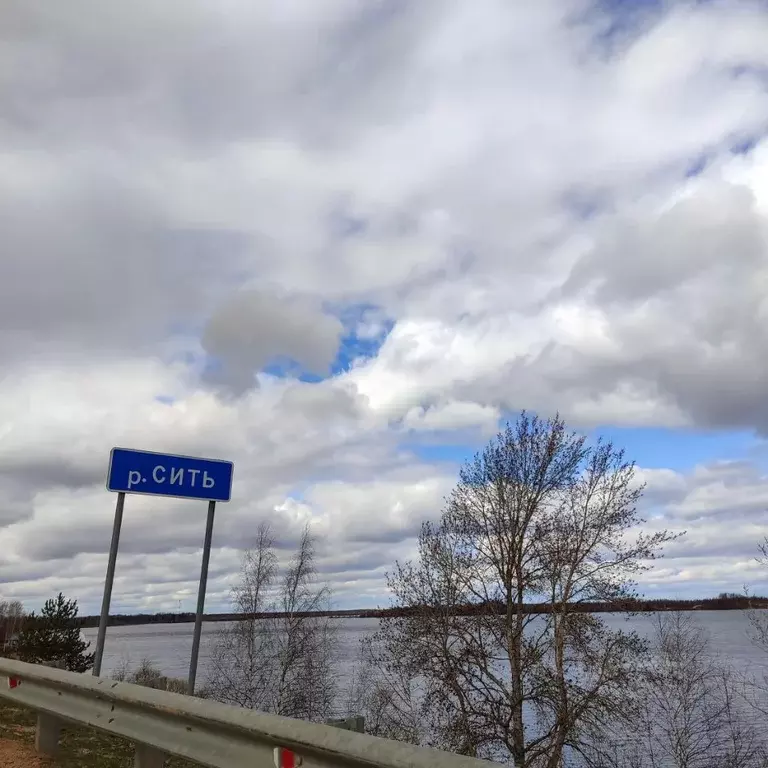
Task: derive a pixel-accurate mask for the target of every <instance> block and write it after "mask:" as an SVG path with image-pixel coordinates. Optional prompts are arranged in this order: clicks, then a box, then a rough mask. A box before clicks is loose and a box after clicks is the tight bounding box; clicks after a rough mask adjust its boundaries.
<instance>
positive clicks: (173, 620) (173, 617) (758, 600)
mask: <svg viewBox="0 0 768 768" xmlns="http://www.w3.org/2000/svg"><path fill="white" fill-rule="evenodd" d="M765 608H768V598H765V597H743V596H737V595H728V596H720V597H715V598H704V599H701V600H624V601H621V602H616V603H578V604H576V605H574V606H572V609H575V610H576V611H578V612H580V613H627V614H633V613H654V612H658V611H744V610H750V609H765ZM421 610H422V611H423V610H425V609H421ZM551 611H552V606H551V604H549V603H528V604H526V605H524V606H523V612H524V613H526V614H532V613H536V614H546V613H551ZM416 612H417V611H416V610H404V609H393V608H357V609H348V610H338V611H318V612H313V613H307V614H297V615H301V616H316V617H318V618H319V617H324V618H325V617H327V618H339V619H343V618H346V619H386V618H400V617H407V616H409V615H414V614H415V613H416ZM481 613H496V614H503V613H505V610H504V607H503V606H501V605H487V604H486V605H468V606H463V607H462V608H460V609H458V610H457V611H456V615H457V616H471V615H477V614H481ZM284 615H285V614H282V613H258V614H253V615H246V614H242V613H206V614H204V615H203V621H205V622H210V623H215V622H221V621H243V620H247V619H250V618H255V619H266V618H278V617H282V616H284ZM194 620H195V614H194V613H190V612H176V613H172V612H159V613H134V614H113V615H111V616H110V617H109V626H113V627H117V626H140V625H145V624H188V623H191V622H194ZM77 623H78V625H79V626H80V627H81V628H83V629H91V628H94V627H98V626H99V617H98V616H80V617H78V619H77Z"/></svg>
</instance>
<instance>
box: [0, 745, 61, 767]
mask: <svg viewBox="0 0 768 768" xmlns="http://www.w3.org/2000/svg"><path fill="white" fill-rule="evenodd" d="M50 765H51V761H50V760H47V759H46V758H42V757H39V756H38V755H36V754H35V750H34V747H31V746H29V745H28V744H23V743H22V742H20V741H9V740H8V739H0V768H49V767H50Z"/></svg>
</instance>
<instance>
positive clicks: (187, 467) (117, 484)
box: [107, 448, 233, 501]
mask: <svg viewBox="0 0 768 768" xmlns="http://www.w3.org/2000/svg"><path fill="white" fill-rule="evenodd" d="M232 472H233V465H232V462H231V461H219V460H217V459H197V458H193V457H191V456H174V455H169V454H164V453H152V452H150V451H133V450H129V449H126V448H113V449H112V453H111V456H110V461H109V474H108V477H107V489H108V490H110V491H117V492H123V493H141V494H147V495H150V496H178V497H181V498H184V499H205V500H207V501H229V499H230V497H231V495H232Z"/></svg>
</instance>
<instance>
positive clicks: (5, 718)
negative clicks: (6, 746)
mask: <svg viewBox="0 0 768 768" xmlns="http://www.w3.org/2000/svg"><path fill="white" fill-rule="evenodd" d="M35 722H36V717H35V713H34V712H32V711H31V710H28V709H20V708H19V707H16V706H15V705H13V704H11V703H9V702H7V701H4V700H2V699H0V738H2V739H13V740H15V741H21V742H24V743H25V744H28V745H30V746H31V747H34V743H35ZM52 765H53V766H55V767H56V768H132V767H133V745H132V744H131V743H130V742H128V741H125V740H124V739H120V738H117V737H116V736H108V735H106V734H103V733H101V732H99V731H97V730H95V729H93V728H80V727H74V726H73V727H66V728H65V729H64V732H63V733H62V737H61V747H60V751H59V756H58V757H57V758H56V760H55V761H53V763H52ZM166 766H167V768H194V766H195V763H190V762H189V761H187V760H180V759H178V758H171V759H170V760H169V761H168V762H167V763H166Z"/></svg>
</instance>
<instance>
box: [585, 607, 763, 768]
mask: <svg viewBox="0 0 768 768" xmlns="http://www.w3.org/2000/svg"><path fill="white" fill-rule="evenodd" d="M652 621H653V634H652V645H651V651H652V653H651V654H650V655H649V657H648V659H647V662H646V664H645V665H644V674H643V677H642V679H641V681H639V683H638V685H637V687H636V689H635V692H634V700H635V703H636V707H635V709H634V712H635V717H633V718H632V720H631V721H628V722H624V723H623V725H624V726H625V728H624V730H623V732H619V731H618V730H617V737H618V738H615V739H614V740H613V743H612V744H611V745H610V746H609V749H608V750H605V749H604V750H602V752H601V754H600V758H601V759H595V760H594V764H596V765H600V766H614V768H618V766H628V767H629V768H759V766H763V765H764V764H765V763H764V756H763V753H762V749H761V745H760V744H759V742H758V740H757V738H756V731H755V729H754V728H753V727H751V725H752V724H751V723H750V721H749V719H748V710H747V707H746V702H745V700H744V698H743V697H742V696H741V688H740V685H739V681H738V680H737V678H736V677H735V676H734V674H733V673H732V671H731V670H730V669H728V667H727V666H726V665H724V664H723V663H722V661H721V660H720V659H718V658H717V656H716V655H714V653H713V651H712V648H711V644H710V639H709V634H708V633H707V632H706V631H705V630H704V629H703V628H702V627H701V626H700V625H699V624H698V622H697V619H696V617H695V615H693V614H690V613H658V614H655V615H654V617H653V619H652ZM595 751H596V752H597V751H598V750H595Z"/></svg>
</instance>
